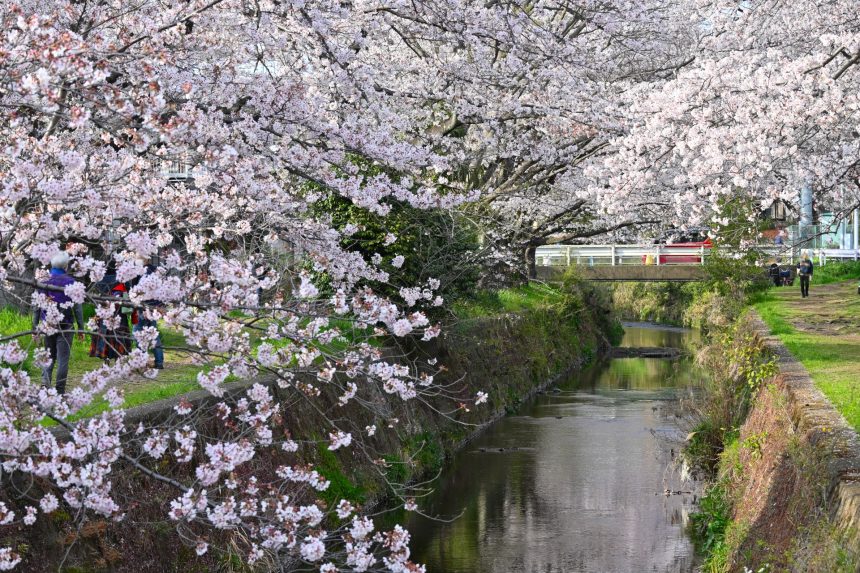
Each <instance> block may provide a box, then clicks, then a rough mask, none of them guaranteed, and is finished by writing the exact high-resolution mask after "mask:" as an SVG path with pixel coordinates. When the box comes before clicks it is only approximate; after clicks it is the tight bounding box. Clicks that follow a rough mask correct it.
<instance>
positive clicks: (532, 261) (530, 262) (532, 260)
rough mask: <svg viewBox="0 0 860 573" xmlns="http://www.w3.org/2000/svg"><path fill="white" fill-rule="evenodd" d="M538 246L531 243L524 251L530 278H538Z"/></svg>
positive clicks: (527, 274)
mask: <svg viewBox="0 0 860 573" xmlns="http://www.w3.org/2000/svg"><path fill="white" fill-rule="evenodd" d="M536 250H537V247H535V246H533V245H529V246H527V247H526V248H525V251H524V252H523V256H524V257H525V263H526V276H528V278H529V280H532V279H536V278H537V257H536V256H535V251H536Z"/></svg>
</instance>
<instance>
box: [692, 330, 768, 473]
mask: <svg viewBox="0 0 860 573" xmlns="http://www.w3.org/2000/svg"><path fill="white" fill-rule="evenodd" d="M703 360H704V361H705V366H706V368H707V369H708V370H709V372H710V373H711V376H710V379H709V380H708V381H707V383H706V384H705V386H704V392H703V393H702V395H701V397H700V399H699V400H698V401H697V404H696V408H697V409H698V412H697V417H698V419H699V422H698V424H697V425H696V427H695V429H694V431H693V433H692V435H691V439H690V441H689V443H688V446H687V447H686V448H685V449H684V456H685V458H686V459H687V461H688V462H689V463H690V465H691V466H692V467H693V468H695V469H698V470H700V471H702V472H703V473H704V474H706V475H713V474H714V473H715V471H716V468H717V464H718V462H719V456H720V454H721V453H722V452H723V450H724V449H725V446H726V444H728V443H731V441H732V440H734V439H736V437H737V432H738V428H740V426H741V424H743V422H744V420H746V417H747V413H748V412H749V409H750V406H751V404H752V400H753V397H754V396H755V395H756V393H757V392H758V391H759V389H760V388H761V387H762V385H763V384H764V383H765V382H766V381H767V380H769V379H770V378H772V377H773V376H774V375H776V373H777V366H776V361H775V360H774V358H773V356H771V355H770V353H769V352H768V351H767V350H766V349H765V347H764V345H763V343H762V341H761V340H760V339H759V338H758V336H757V335H756V334H755V332H754V331H753V330H752V329H751V328H750V326H749V324H748V322H747V321H746V320H740V321H738V322H736V323H734V324H733V325H731V326H730V327H728V328H725V329H722V330H720V331H719V332H717V333H715V334H714V336H713V337H712V345H711V346H710V347H709V349H708V352H707V353H706V354H705V355H704V356H703Z"/></svg>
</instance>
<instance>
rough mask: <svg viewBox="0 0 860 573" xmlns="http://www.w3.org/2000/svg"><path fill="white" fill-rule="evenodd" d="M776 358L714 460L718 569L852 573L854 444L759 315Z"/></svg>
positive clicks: (859, 493)
mask: <svg viewBox="0 0 860 573" xmlns="http://www.w3.org/2000/svg"><path fill="white" fill-rule="evenodd" d="M751 322H752V327H753V329H754V330H755V332H756V333H757V335H758V336H759V337H761V339H762V340H763V341H764V343H765V346H766V347H767V348H768V349H769V350H770V351H771V352H772V353H773V355H774V356H775V359H776V361H777V366H778V374H777V376H776V377H775V379H774V380H773V381H772V383H770V384H768V385H766V386H765V387H763V388H762V389H761V390H760V392H759V394H758V396H757V398H756V399H755V401H754V403H753V406H752V409H751V411H750V413H749V416H748V418H747V420H746V422H745V423H744V425H743V427H742V428H741V432H740V437H739V440H738V444H739V447H738V448H737V449H736V450H735V452H734V456H735V457H733V458H731V459H725V458H724V459H723V461H722V463H721V471H723V472H725V473H726V474H727V475H728V476H730V477H729V481H730V486H729V489H730V491H731V492H732V497H733V502H734V503H733V507H734V511H733V516H732V518H733V526H732V527H731V528H730V530H729V532H728V533H727V542H728V543H729V544H730V545H731V547H732V548H733V549H732V553H731V555H730V563H729V564H728V567H727V568H726V569H727V570H732V571H743V570H744V567H749V568H750V569H751V570H753V571H757V570H758V569H759V568H760V567H763V566H768V567H769V568H768V569H765V570H766V571H804V572H816V571H820V572H822V573H823V572H827V573H830V572H836V571H853V570H855V568H856V566H857V565H856V564H857V555H858V554H860V536H858V532H860V439H858V435H857V433H856V432H855V431H854V429H853V428H851V427H850V426H849V425H848V423H847V422H846V421H845V419H844V418H843V417H842V416H841V415H840V414H839V413H838V412H837V411H836V409H835V408H834V407H833V405H832V404H831V403H830V402H829V400H828V399H827V398H826V397H825V396H824V394H823V393H822V392H821V390H819V389H818V388H817V387H816V386H815V384H814V382H813V381H812V379H811V378H810V376H809V373H808V372H807V371H806V369H805V368H804V367H803V365H802V364H801V363H799V362H798V361H797V360H796V359H795V358H794V356H792V355H791V354H790V353H789V352H788V350H787V349H786V348H785V346H784V345H783V344H782V343H781V342H780V341H779V339H778V338H776V337H775V336H771V335H770V331H769V329H768V328H767V326H766V325H765V324H764V323H763V322H762V321H761V319H760V318H758V317H757V316H755V315H753V316H752V320H751Z"/></svg>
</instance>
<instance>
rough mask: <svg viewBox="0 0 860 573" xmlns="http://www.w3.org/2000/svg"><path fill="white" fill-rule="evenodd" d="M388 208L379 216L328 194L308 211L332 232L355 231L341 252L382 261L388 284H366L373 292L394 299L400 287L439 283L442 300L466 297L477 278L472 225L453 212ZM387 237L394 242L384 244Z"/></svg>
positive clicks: (400, 205) (397, 204)
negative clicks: (324, 220) (398, 263)
mask: <svg viewBox="0 0 860 573" xmlns="http://www.w3.org/2000/svg"><path fill="white" fill-rule="evenodd" d="M389 206H390V207H391V211H390V212H389V213H388V214H387V215H386V216H384V217H383V216H381V215H378V214H376V213H372V212H370V211H368V210H367V209H365V208H363V207H359V206H357V205H355V204H354V203H352V201H350V200H349V199H346V198H344V197H341V196H339V195H333V194H328V195H326V196H325V197H324V198H323V199H321V200H320V201H318V202H317V203H316V204H315V206H314V210H315V211H316V214H317V215H319V216H325V217H327V218H329V219H330V220H331V223H332V226H333V227H334V228H335V229H338V230H343V229H344V228H346V226H347V225H352V226H355V227H357V228H358V231H357V232H355V233H354V234H352V235H350V236H349V237H344V238H343V239H342V241H341V244H342V246H343V247H344V248H346V249H347V250H350V251H353V252H356V253H360V254H361V255H362V257H364V258H365V260H368V261H369V260H371V259H372V258H373V257H374V256H376V255H378V256H380V257H382V264H381V268H382V269H383V270H385V271H386V272H387V273H389V277H390V278H389V281H388V283H376V284H374V285H372V286H373V287H374V290H376V291H377V292H381V293H383V294H385V295H387V296H392V297H394V296H397V295H398V292H399V288H400V287H401V286H426V282H427V280H428V279H430V278H434V279H438V280H439V281H440V284H441V286H440V289H439V292H440V293H441V294H442V295H443V296H444V297H446V298H458V297H463V296H469V295H472V294H473V293H474V290H475V285H476V284H477V282H478V279H479V265H478V264H477V263H476V254H477V251H478V249H479V245H478V233H477V231H476V229H475V228H474V226H473V225H472V224H471V223H469V221H468V220H466V219H465V218H463V217H461V216H460V215H459V214H458V213H456V212H455V211H446V210H442V209H430V210H427V209H416V208H414V207H411V206H410V205H408V204H406V203H402V202H398V201H391V202H390V203H389ZM389 233H391V234H393V235H395V236H396V237H397V240H396V242H394V243H393V244H390V245H387V244H386V236H387V235H388V234H389ZM397 255H402V256H404V257H405V262H404V264H403V266H402V267H400V268H396V267H394V266H393V265H392V264H391V261H392V259H394V257H396V256H397ZM322 286H324V284H323V285H322Z"/></svg>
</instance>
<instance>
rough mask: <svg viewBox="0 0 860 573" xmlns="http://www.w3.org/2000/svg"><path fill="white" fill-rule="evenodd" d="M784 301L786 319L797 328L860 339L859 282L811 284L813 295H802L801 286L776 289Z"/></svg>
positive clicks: (810, 291)
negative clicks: (802, 296)
mask: <svg viewBox="0 0 860 573" xmlns="http://www.w3.org/2000/svg"><path fill="white" fill-rule="evenodd" d="M771 292H773V293H774V295H775V296H776V297H777V298H778V299H780V300H781V301H783V303H784V304H785V308H786V311H787V312H786V319H787V320H788V322H790V323H791V324H792V326H794V327H795V328H796V329H797V330H799V331H802V332H809V333H813V334H824V335H832V336H840V337H843V338H851V339H857V340H858V341H860V295H858V294H857V283H856V282H855V281H848V282H839V283H832V284H827V285H816V284H815V279H814V278H813V282H812V284H811V285H810V287H809V297H807V298H801V297H800V287H799V286H798V285H797V284H795V286H793V287H783V288H779V289H774V290H772V291H771Z"/></svg>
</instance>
